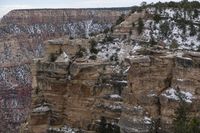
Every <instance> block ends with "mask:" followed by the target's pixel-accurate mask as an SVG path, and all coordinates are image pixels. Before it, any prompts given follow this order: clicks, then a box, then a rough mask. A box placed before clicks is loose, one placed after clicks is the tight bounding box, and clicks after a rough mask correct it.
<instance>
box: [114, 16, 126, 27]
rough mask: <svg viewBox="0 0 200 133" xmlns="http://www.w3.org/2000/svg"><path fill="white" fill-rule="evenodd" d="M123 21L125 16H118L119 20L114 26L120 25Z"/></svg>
mask: <svg viewBox="0 0 200 133" xmlns="http://www.w3.org/2000/svg"><path fill="white" fill-rule="evenodd" d="M124 20H125V14H122V15H121V16H119V18H118V19H117V21H116V25H119V24H121V22H123V21H124Z"/></svg>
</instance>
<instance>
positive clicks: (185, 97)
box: [162, 88, 194, 103]
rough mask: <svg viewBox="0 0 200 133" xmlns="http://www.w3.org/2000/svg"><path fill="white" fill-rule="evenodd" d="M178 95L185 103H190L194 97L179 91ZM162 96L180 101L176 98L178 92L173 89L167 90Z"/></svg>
mask: <svg viewBox="0 0 200 133" xmlns="http://www.w3.org/2000/svg"><path fill="white" fill-rule="evenodd" d="M180 94H181V97H182V98H183V100H184V101H185V102H187V103H192V99H194V97H193V95H192V94H191V93H190V92H184V91H180ZM162 96H165V97H167V98H169V99H174V100H180V99H179V97H178V92H177V90H175V89H174V88H169V89H167V90H166V91H165V93H164V94H162Z"/></svg>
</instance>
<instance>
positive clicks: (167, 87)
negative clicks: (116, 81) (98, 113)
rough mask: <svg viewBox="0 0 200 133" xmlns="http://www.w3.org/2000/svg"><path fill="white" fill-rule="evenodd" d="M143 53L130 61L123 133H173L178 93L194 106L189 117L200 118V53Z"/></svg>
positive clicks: (124, 101) (121, 124)
mask: <svg viewBox="0 0 200 133" xmlns="http://www.w3.org/2000/svg"><path fill="white" fill-rule="evenodd" d="M140 52H141V51H140ZM143 52H144V54H142V55H139V56H135V57H133V58H130V59H127V60H128V62H129V63H130V65H131V67H130V69H129V72H128V88H127V89H125V90H124V93H123V95H122V97H123V110H122V114H121V117H120V122H119V125H120V127H121V131H122V133H126V132H138V133H139V132H141V133H143V132H148V131H149V130H152V128H155V127H157V128H158V129H156V130H158V131H160V132H172V121H173V118H174V117H175V116H174V112H175V110H176V109H177V107H178V106H179V100H180V99H179V98H178V96H177V93H178V92H179V91H180V93H181V94H182V95H184V100H185V101H186V102H187V103H188V104H191V112H190V115H191V116H193V117H197V118H199V117H200V116H199V114H200V112H199V111H200V110H199V100H200V97H199V94H198V91H199V87H198V86H199V83H200V82H199V81H198V79H199V78H198V77H199V74H200V73H199V61H200V60H199V53H193V52H183V53H182V52H181V53H179V52H177V53H174V52H167V51H163V50H161V51H158V50H155V51H154V50H153V51H152V50H147V51H142V53H143ZM155 124H156V125H155ZM152 126H155V127H152Z"/></svg>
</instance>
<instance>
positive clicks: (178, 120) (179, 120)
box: [173, 91, 189, 133]
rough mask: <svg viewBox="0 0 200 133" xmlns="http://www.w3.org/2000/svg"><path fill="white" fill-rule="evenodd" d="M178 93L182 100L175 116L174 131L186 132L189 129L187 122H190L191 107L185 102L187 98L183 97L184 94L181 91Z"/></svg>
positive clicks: (178, 132)
mask: <svg viewBox="0 0 200 133" xmlns="http://www.w3.org/2000/svg"><path fill="white" fill-rule="evenodd" d="M176 95H177V96H178V98H179V99H180V102H179V107H178V108H177V110H176V111H175V118H174V121H173V125H174V132H175V133H186V131H187V129H188V127H187V123H188V112H189V107H188V105H187V103H186V102H185V100H184V99H183V94H182V93H180V91H179V92H177V94H176Z"/></svg>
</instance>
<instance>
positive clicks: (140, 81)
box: [28, 40, 200, 133]
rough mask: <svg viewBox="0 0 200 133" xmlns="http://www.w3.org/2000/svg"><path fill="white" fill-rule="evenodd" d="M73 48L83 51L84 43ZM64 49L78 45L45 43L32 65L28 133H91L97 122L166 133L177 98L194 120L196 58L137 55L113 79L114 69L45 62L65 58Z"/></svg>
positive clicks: (168, 54)
mask: <svg viewBox="0 0 200 133" xmlns="http://www.w3.org/2000/svg"><path fill="white" fill-rule="evenodd" d="M58 42H60V43H58ZM61 42H62V43H61ZM79 42H82V44H83V46H85V48H86V49H87V48H88V46H89V45H87V43H88V42H87V40H82V41H80V40H79ZM83 42H84V43H83ZM70 43H73V46H74V47H76V45H77V46H78V45H79V43H78V42H77V41H76V40H73V41H49V45H48V47H47V53H48V54H47V56H46V57H45V58H43V59H39V60H37V61H35V63H33V66H32V73H33V82H32V86H33V91H32V113H31V115H30V119H29V120H28V122H29V131H30V132H33V133H43V132H47V131H49V132H50V131H60V132H61V131H64V130H69V128H66V127H70V128H75V129H77V128H79V129H81V130H83V131H84V132H89V131H93V132H95V131H97V129H98V125H99V122H100V119H101V118H102V117H105V118H106V120H107V123H113V124H115V125H116V126H119V127H120V130H121V132H122V133H127V132H128V133H135V132H136V133H145V132H146V133H148V132H149V131H152V130H153V131H158V132H172V121H173V118H174V111H175V110H176V109H177V107H178V106H179V97H178V96H177V93H178V92H180V93H181V94H182V95H183V96H184V99H183V100H184V101H185V102H186V103H187V104H189V105H191V110H190V116H194V117H197V118H199V117H200V116H199V114H200V110H199V106H200V105H199V103H200V96H199V84H200V82H199V81H198V79H199V74H200V73H199V63H200V60H199V57H200V56H199V53H196V52H181V51H178V52H172V51H171V52H170V51H169V50H158V49H156V50H155V48H150V49H145V50H143V49H142V50H137V52H136V53H135V55H134V56H132V57H129V58H127V59H125V60H126V62H127V63H129V64H130V66H129V67H128V69H127V67H126V70H125V69H122V68H123V65H121V66H120V69H121V72H118V73H116V72H114V71H113V70H114V69H113V67H114V66H115V65H116V64H115V65H113V64H108V63H105V62H104V63H103V62H98V61H91V60H87V61H86V60H83V59H82V60H80V59H75V60H73V61H70V60H68V61H65V60H64V61H63V62H52V61H50V60H49V59H50V58H48V57H49V56H51V55H52V54H53V55H55V58H58V59H60V57H61V56H62V55H63V52H65V53H66V54H68V52H67V48H68V47H70V48H71V49H73V48H72V47H71V46H70ZM53 49H54V50H53ZM59 49H61V51H62V52H61V53H60V54H58V51H59ZM74 53H76V52H74ZM74 53H69V54H68V57H70V59H72V57H73V55H74ZM69 55H70V56H69ZM55 60H56V59H55ZM125 66H126V65H125ZM124 72H128V77H127V79H126V73H124ZM127 83H128V86H126V84H127Z"/></svg>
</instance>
